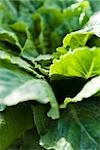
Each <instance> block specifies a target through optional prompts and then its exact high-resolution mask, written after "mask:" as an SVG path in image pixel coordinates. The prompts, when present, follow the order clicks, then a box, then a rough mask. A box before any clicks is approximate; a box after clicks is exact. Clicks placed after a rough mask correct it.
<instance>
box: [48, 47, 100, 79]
mask: <svg viewBox="0 0 100 150" xmlns="http://www.w3.org/2000/svg"><path fill="white" fill-rule="evenodd" d="M99 58H100V48H96V47H94V48H88V47H82V48H77V49H75V50H74V51H73V52H70V51H69V52H68V53H67V54H65V55H62V56H61V57H60V59H59V60H54V61H53V64H52V65H51V67H50V76H51V75H54V74H58V75H63V76H69V77H71V76H75V77H83V78H85V79H88V78H90V77H93V76H96V75H100V59H99Z"/></svg>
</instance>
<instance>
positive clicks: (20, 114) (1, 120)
mask: <svg viewBox="0 0 100 150" xmlns="http://www.w3.org/2000/svg"><path fill="white" fill-rule="evenodd" d="M32 127H33V119H32V113H31V109H30V107H29V106H28V105H22V106H21V105H19V106H16V107H11V108H7V109H6V110H5V111H4V112H0V150H5V149H6V148H8V146H9V145H10V144H12V143H13V142H14V140H15V139H16V138H19V137H20V136H21V135H22V134H23V133H24V132H25V131H26V130H28V129H30V128H32Z"/></svg>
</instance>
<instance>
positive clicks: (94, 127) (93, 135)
mask: <svg viewBox="0 0 100 150" xmlns="http://www.w3.org/2000/svg"><path fill="white" fill-rule="evenodd" d="M99 107H100V101H98V99H97V100H96V99H90V100H89V101H85V102H81V103H79V104H77V105H69V107H68V109H67V110H63V111H61V117H60V119H59V120H57V121H52V120H51V121H50V120H48V118H47V117H46V113H45V109H44V107H42V106H41V107H38V106H37V107H36V108H34V119H35V124H36V126H37V129H38V132H39V134H40V145H41V146H43V147H44V148H46V149H52V150H88V149H90V150H99V149H100V144H99V143H100V109H99ZM38 110H39V111H38ZM49 122H50V124H49Z"/></svg>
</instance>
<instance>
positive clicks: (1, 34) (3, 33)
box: [0, 28, 21, 51]
mask: <svg viewBox="0 0 100 150" xmlns="http://www.w3.org/2000/svg"><path fill="white" fill-rule="evenodd" d="M0 40H1V41H6V42H8V43H10V44H12V45H15V46H17V47H18V48H19V50H20V51H21V45H20V44H19V41H18V39H17V36H16V35H15V34H14V33H13V32H11V31H7V30H5V29H3V28H0Z"/></svg>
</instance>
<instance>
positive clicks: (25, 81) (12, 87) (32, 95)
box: [0, 60, 59, 119]
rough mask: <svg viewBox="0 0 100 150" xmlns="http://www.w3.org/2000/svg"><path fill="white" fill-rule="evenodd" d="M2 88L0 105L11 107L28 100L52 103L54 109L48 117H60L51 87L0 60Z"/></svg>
mask: <svg viewBox="0 0 100 150" xmlns="http://www.w3.org/2000/svg"><path fill="white" fill-rule="evenodd" d="M8 87H9V88H8ZM0 88H1V90H0V104H4V105H7V106H11V105H16V104H18V103H20V102H23V101H28V100H35V101H38V102H40V103H42V104H47V103H49V102H50V105H51V107H52V108H51V109H50V111H49V112H48V116H50V117H52V118H53V119H56V118H58V117H59V110H58V104H57V101H56V98H55V96H54V93H53V91H52V89H51V87H50V85H49V84H48V83H47V82H46V81H45V80H40V79H35V78H33V77H32V76H31V75H29V74H27V73H26V72H25V71H22V70H21V69H19V68H18V67H17V66H15V65H12V64H10V63H8V62H7V61H4V60H0Z"/></svg>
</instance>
